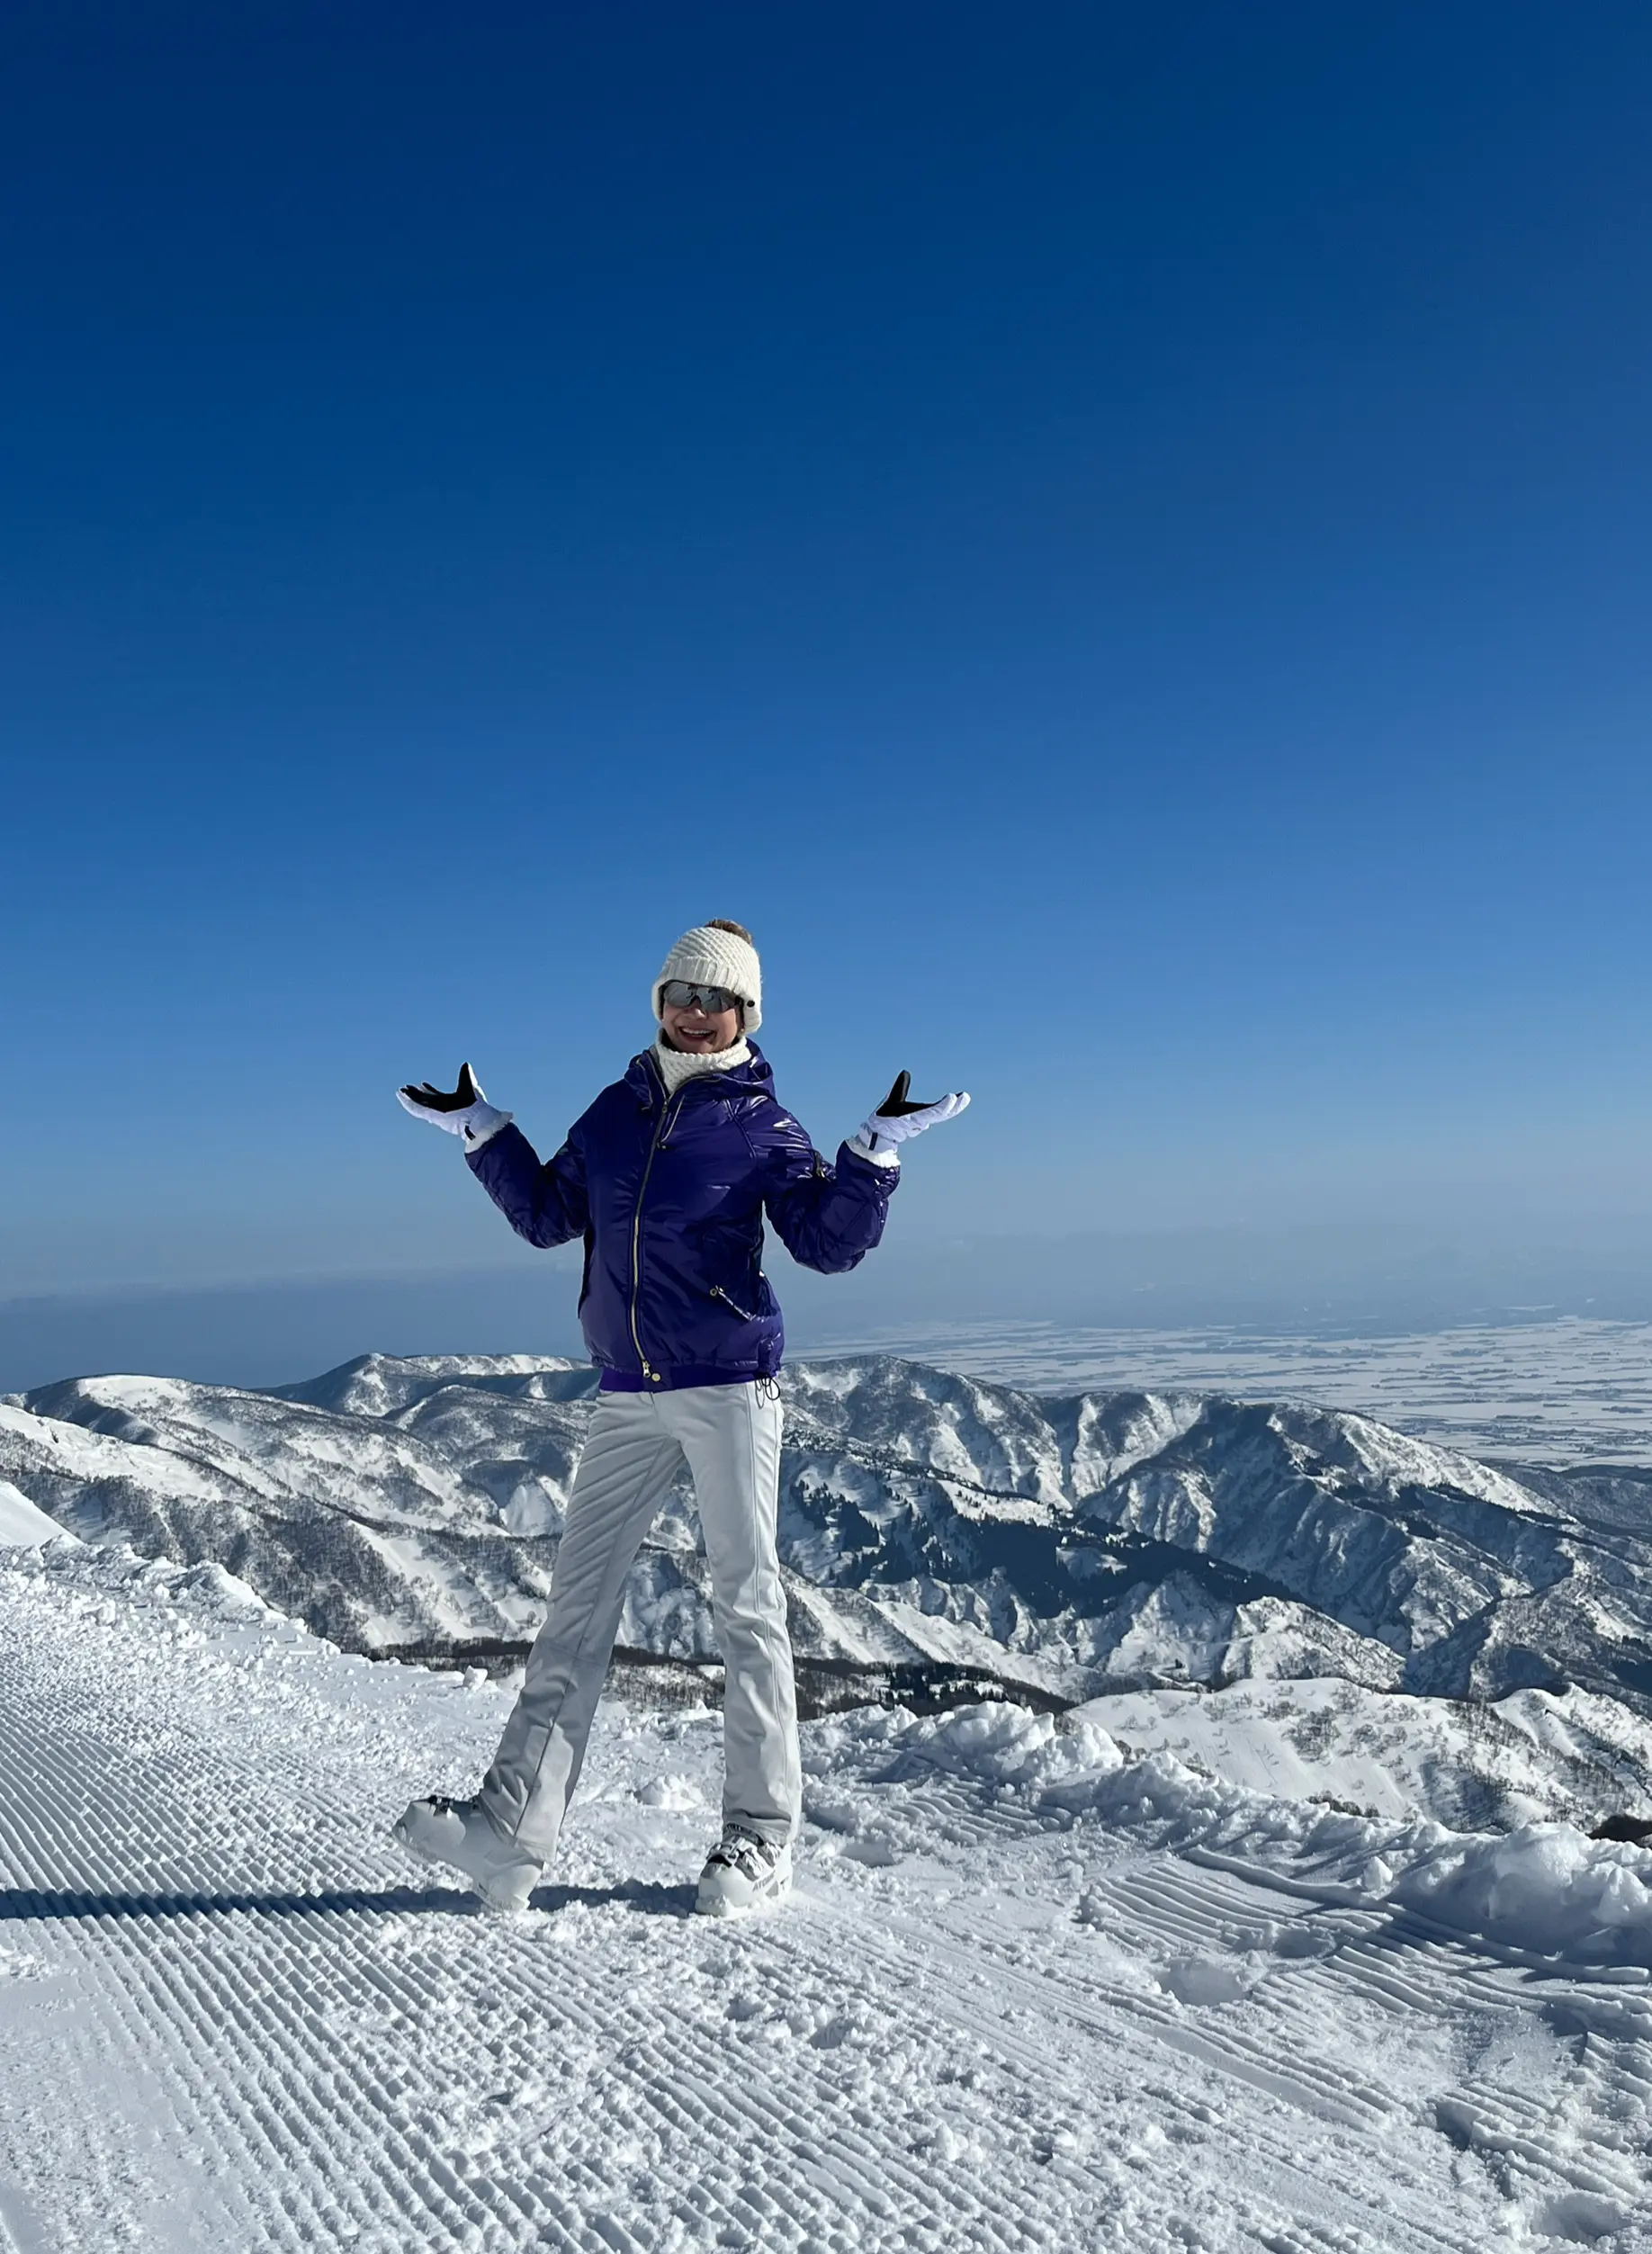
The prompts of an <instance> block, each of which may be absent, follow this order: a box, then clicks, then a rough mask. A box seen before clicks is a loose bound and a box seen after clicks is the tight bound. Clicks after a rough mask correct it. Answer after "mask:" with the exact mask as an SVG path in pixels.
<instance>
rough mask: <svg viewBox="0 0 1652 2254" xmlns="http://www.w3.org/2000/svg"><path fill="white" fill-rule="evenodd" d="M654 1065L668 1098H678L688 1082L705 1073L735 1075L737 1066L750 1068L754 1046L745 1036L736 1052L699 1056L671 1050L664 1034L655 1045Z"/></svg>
mask: <svg viewBox="0 0 1652 2254" xmlns="http://www.w3.org/2000/svg"><path fill="white" fill-rule="evenodd" d="M654 1062H655V1064H658V1065H659V1067H660V1078H661V1079H662V1080H663V1081H664V1082H665V1090H666V1093H667V1095H668V1096H674V1095H675V1094H676V1093H677V1091H678V1089H679V1088H680V1087H681V1086H682V1084H683V1082H685V1081H686V1080H694V1079H696V1078H697V1077H698V1075H699V1074H700V1073H726V1072H732V1070H733V1068H734V1066H735V1065H736V1064H750V1062H751V1046H750V1042H748V1040H747V1039H746V1037H745V1035H744V1034H743V1033H742V1034H741V1037H740V1038H739V1040H738V1041H736V1042H735V1044H734V1046H732V1048H726V1049H713V1050H712V1052H711V1053H710V1055H703V1056H696V1055H691V1054H690V1053H689V1051H688V1050H687V1049H669V1048H667V1046H666V1042H665V1035H664V1034H663V1033H662V1034H661V1035H660V1038H659V1039H658V1040H657V1041H656V1042H655V1043H654Z"/></svg>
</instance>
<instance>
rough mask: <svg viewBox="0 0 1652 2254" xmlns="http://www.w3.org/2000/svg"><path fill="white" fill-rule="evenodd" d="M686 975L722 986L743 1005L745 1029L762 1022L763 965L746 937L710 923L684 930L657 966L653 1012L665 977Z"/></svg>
mask: <svg viewBox="0 0 1652 2254" xmlns="http://www.w3.org/2000/svg"><path fill="white" fill-rule="evenodd" d="M673 978H686V979H687V980H689V981H690V982H691V983H693V984H695V985H696V986H726V987H727V989H728V991H729V992H730V993H732V994H738V995H739V996H740V998H741V1001H743V1002H744V1003H745V1005H746V1022H745V1030H746V1031H747V1032H748V1033H755V1032H756V1031H757V1029H758V1028H759V1026H760V1025H761V1024H762V1022H763V965H761V964H760V963H759V961H758V951H757V949H756V947H753V946H752V944H751V942H750V939H742V938H741V936H740V934H739V932H738V931H724V930H723V929H721V928H720V927H719V926H717V925H715V924H710V923H696V926H695V928H694V929H693V930H692V931H685V932H684V934H683V936H682V938H680V939H678V942H677V945H676V946H675V947H673V948H672V949H671V952H670V953H669V955H668V956H666V958H665V961H664V963H663V964H662V965H660V975H659V977H658V978H657V979H656V980H655V981H654V1015H655V1017H657V1018H658V1017H659V1016H660V990H661V988H662V987H663V986H665V985H666V983H668V981H669V980H670V979H673Z"/></svg>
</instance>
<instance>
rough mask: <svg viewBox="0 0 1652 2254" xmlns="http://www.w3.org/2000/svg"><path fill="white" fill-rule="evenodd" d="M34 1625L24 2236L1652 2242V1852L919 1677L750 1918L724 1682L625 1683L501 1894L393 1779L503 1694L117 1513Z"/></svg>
mask: <svg viewBox="0 0 1652 2254" xmlns="http://www.w3.org/2000/svg"><path fill="white" fill-rule="evenodd" d="M0 1619H3V1620H4V1622H5V1630H4V1641H3V1642H0V1864H3V1868H0V1997H3V1998H4V2000H3V2001H0V2027H3V2028H4V2035H3V2038H0V2244H4V2241H5V2239H6V2236H7V2235H8V2234H9V2237H10V2239H11V2241H13V2243H14V2244H15V2245H16V2246H17V2247H18V2248H20V2249H22V2250H24V2254H67V2250H69V2249H76V2250H80V2249H91V2248H96V2249H99V2250H103V2249H109V2250H113V2254H123V2250H132V2254H137V2250H144V2254H169V2250H185V2249H207V2248H211V2249H212V2250H214V2254H254V2250H278V2249H279V2250H287V2249H292V2250H300V2249H302V2250H305V2254H310V2250H314V2249H316V2248H318V2247H328V2248H331V2247H335V2246H346V2247H350V2248H354V2249H356V2250H359V2254H401V2250H409V2254H411V2250H414V2249H420V2250H427V2249H438V2250H440V2249H448V2248H452V2249H464V2250H471V2254H493V2250H517V2249H525V2248H529V2247H532V2248H536V2249H537V2248H542V2247H543V2248H558V2249H574V2248H577V2249H580V2250H584V2254H678V2250H683V2254H687V2250H699V2249H705V2250H711V2249H714V2248H741V2247H744V2248H748V2249H752V2250H758V2249H760V2250H764V2254H768V2250H771V2249H772V2250H780V2254H792V2250H795V2254H826V2250H830V2254H875V2250H884V2249H887V2250H892V2254H893V2250H896V2249H899V2250H901V2254H925V2250H936V2254H941V2250H945V2254H954V2250H965V2254H974V2250H980V2254H1008V2250H1010V2249H1016V2250H1022V2249H1035V2250H1036V2249H1048V2250H1051V2254H1057V2250H1059V2254H1072V2250H1076V2249H1083V2250H1092V2249H1108V2250H1113V2249H1117V2250H1119V2254H1125V2250H1128V2254H1172V2250H1174V2254H1186V2250H1188V2249H1205V2250H1211V2254H1215V2250H1225V2249H1230V2248H1231V2249H1241V2248H1243V2249H1266V2250H1270V2254H1333V2250H1334V2254H1361V2250H1363V2254H1410V2250H1419V2254H1421V2250H1444V2249H1464V2250H1466V2249H1471V2248H1472V2249H1476V2250H1478V2249H1482V2248H1486V2247H1489V2246H1505V2245H1506V2246H1512V2247H1521V2246H1537V2245H1542V2244H1549V2243H1555V2244H1576V2243H1580V2242H1594V2243H1596V2244H1602V2245H1610V2246H1612V2247H1615V2248H1617V2249H1619V2250H1621V2254H1630V2250H1645V2249H1648V2248H1652V2232H1648V2222H1647V2217H1648V2200H1649V2196H1652V2194H1649V2187H1648V2137H1649V2134H1652V2078H1649V2074H1648V2067H1649V2063H1652V2050H1649V2044H1652V1985H1649V1983H1648V1970H1647V1968H1648V1962H1649V1961H1652V1893H1649V1892H1648V1886H1649V1885H1652V1856H1648V1855H1646V1854H1641V1853H1639V1851H1637V1850H1634V1849H1631V1848H1624V1847H1606V1846H1602V1845H1593V1844H1591V1843H1589V1842H1587V1841H1585V1840H1584V1839H1583V1838H1582V1837H1581V1836H1579V1835H1577V1834H1576V1833H1575V1832H1571V1831H1569V1830H1567V1828H1566V1827H1557V1826H1544V1827H1535V1828H1531V1829H1529V1830H1525V1831H1517V1832H1515V1833H1513V1834H1512V1835H1510V1836H1505V1837H1503V1838H1492V1837H1489V1836H1483V1837H1478V1838H1476V1837H1465V1836H1460V1835H1452V1834H1448V1833H1443V1832H1441V1831H1440V1830H1438V1828H1437V1827H1432V1826H1430V1825H1427V1824H1423V1823H1421V1822H1418V1821H1416V1820H1414V1819H1413V1820H1409V1821H1405V1822H1388V1823H1381V1822H1378V1823H1373V1822H1369V1821H1367V1820H1365V1819H1362V1818H1355V1817H1351V1816H1346V1815H1339V1814H1337V1813H1335V1812H1334V1811H1332V1810H1328V1809H1323V1808H1313V1807H1308V1806H1305V1805H1304V1804H1302V1803H1300V1802H1288V1801H1279V1800H1273V1799H1269V1798H1266V1797H1262V1796H1260V1795H1255V1794H1251V1793H1247V1792H1243V1791H1241V1790H1239V1789H1237V1788H1236V1787H1235V1786H1232V1785H1223V1784H1217V1783H1214V1782H1211V1781H1209V1780H1206V1779H1201V1778H1199V1777H1198V1776H1195V1775H1194V1774H1190V1772H1189V1771H1188V1770H1187V1769H1185V1768H1183V1767H1181V1766H1180V1765H1178V1764H1177V1763H1176V1762H1175V1761H1174V1760H1173V1759H1172V1758H1170V1757H1169V1756H1164V1755H1160V1756H1154V1757H1152V1758H1149V1759H1144V1760H1140V1761H1136V1762H1134V1763H1131V1762H1126V1761H1124V1760H1123V1759H1122V1758H1121V1756H1120V1754H1119V1752H1118V1747H1117V1746H1116V1745H1115V1743H1114V1741H1113V1739H1112V1738H1111V1737H1110V1736H1109V1734H1108V1733H1106V1732H1105V1731H1104V1730H1102V1729H1100V1728H1099V1727H1097V1726H1096V1724H1095V1722H1094V1721H1093V1720H1091V1719H1089V1718H1086V1717H1084V1716H1082V1715H1081V1716H1079V1717H1077V1718H1076V1719H1075V1718H1072V1717H1069V1718H1064V1721H1063V1723H1062V1724H1061V1725H1059V1726H1058V1725H1057V1724H1056V1723H1055V1722H1054V1721H1052V1720H1050V1719H1049V1718H1047V1717H1040V1716H1034V1715H1031V1714H1028V1713H1026V1712H1022V1711H1017V1710H1011V1709H1006V1708H968V1709H965V1710H962V1711H959V1712H957V1713H955V1714H952V1715H949V1716H947V1717H944V1718H942V1719H940V1720H915V1719H914V1718H912V1717H911V1716H910V1715H904V1714H899V1713H875V1712H870V1711H868V1712H863V1713H859V1714H857V1715H853V1716H848V1717H841V1718H839V1719H838V1720H834V1721H830V1722H825V1723H821V1724H817V1725H814V1726H813V1727H812V1728H811V1729H809V1730H808V1732H807V1733H806V1737H807V1748H806V1758H807V1764H808V1769H809V1784H808V1817H809V1820H808V1823H807V1826H806V1828H805V1831H804V1838H803V1842H802V1850H801V1863H800V1869H801V1883H800V1891H799V1896H798V1899H796V1901H795V1904H794V1905H793V1906H792V1907H791V1908H789V1909H788V1910H787V1911H786V1912H785V1913H784V1914H782V1915H780V1916H778V1917H773V1918H770V1919H767V1920H764V1921H761V1922H759V1923H755V1924H752V1925H749V1926H733V1927H731V1926H719V1925H714V1924H710V1923H707V1922H705V1921H702V1920H697V1919H695V1918H693V1917H689V1916H688V1915H687V1908H688V1903H689V1899H690V1891H689V1890H690V1886H691V1883H692V1879H693V1875H694V1872H695V1871H696V1867H697V1864H698V1861H699V1859H700V1856H701V1854H703V1852H704V1848H705V1844H706V1841H707V1839H708V1837H709V1836H710V1834H711V1832H712V1830H713V1828H714V1823H715V1816H714V1807H715V1797H716V1776H717V1742H718V1731H717V1728H716V1724H715V1722H714V1720H713V1719H712V1718H710V1717H708V1716H705V1715H703V1714H694V1713H691V1714H681V1713H679V1714H678V1715H675V1716H671V1717H661V1716H659V1715H651V1714H648V1713H644V1712H640V1711H628V1710H627V1709H625V1708H624V1707H621V1706H610V1707H609V1708H607V1709H606V1710H605V1713H604V1715H603V1718H602V1720H601V1721H600V1723H599V1727H598V1731H597V1738H596V1740H595V1742H594V1745H593V1749H592V1756H591V1759H590V1761H589V1764H588V1768H587V1772H586V1778H585V1782H584V1784H583V1786H582V1789H581V1792H580V1793H579V1798H578V1800H577V1801H576V1804H575V1809H574V1811H573V1816H572V1818H571V1820H570V1831H569V1835H568V1837H567V1841H566V1846H565V1853H564V1855H563V1859H562V1863H561V1867H560V1869H559V1870H558V1871H557V1872H556V1873H555V1874H554V1883H552V1884H551V1885H548V1886H547V1887H546V1888H544V1889H543V1890H542V1891H541V1893H540V1894H539V1895H538V1896H536V1898H535V1908H534V1910H533V1911H532V1912H531V1913H530V1914H529V1915H528V1916H527V1917H525V1918H523V1919H520V1920H496V1919H491V1918H488V1917H481V1916H479V1915H477V1914H476V1913H475V1911H474V1908H473V1906H472V1905H471V1902H470V1901H469V1900H468V1899H466V1898H465V1897H463V1896H462V1895H460V1894H459V1893H457V1892H455V1891H453V1890H449V1889H447V1888H445V1887H444V1886H443V1884H442V1883H441V1881H440V1880H439V1877H437V1876H436V1875H435V1874H434V1873H432V1872H428V1871H426V1870H423V1869H421V1868H418V1867H417V1866H415V1865H412V1864H409V1863H408V1862H407V1861H406V1860H405V1859H404V1858H403V1857H402V1856H401V1854H400V1853H399V1852H398V1850H397V1849H396V1848H395V1847H394V1845H392V1844H391V1842H390V1841H389V1839H388V1838H387V1836H386V1834H385V1825H386V1822H387V1820H388V1818H390V1816H391V1814H392V1812H393V1811H394V1810H395V1809H397V1808H398V1807H399V1806H400V1803H401V1802H402V1801H404V1800H405V1799H406V1798H407V1797H408V1795H409V1793H410V1792H413V1791H415V1790H425V1789H430V1788H433V1787H434V1788H444V1787H445V1788H448V1789H454V1788H461V1789H462V1788H465V1787H467V1786H468V1785H469V1784H470V1783H471V1782H472V1780H473V1779H474V1777H475V1775H476V1773H477V1770H478V1767H479V1765H480V1763H481V1761H482V1760H483V1759H484V1758H485V1756H486V1753H487V1752H488V1750H489V1748H490V1747H491V1744H492V1742H493V1739H494V1737H495V1734H496V1732H497V1730H498V1726H499V1723H500V1720H501V1718H502V1714H503V1712H504V1709H505V1704H506V1700H507V1695H508V1693H507V1692H505V1691H504V1690H502V1689H500V1688H498V1687H494V1686H489V1685H488V1684H484V1683H481V1682H480V1681H471V1682H466V1681H465V1680H463V1679H461V1678H457V1677H453V1676H448V1677H438V1676H434V1675H426V1674H425V1673H424V1672H422V1671H420V1670H417V1669H410V1668H401V1667H396V1666H375V1665H373V1664H372V1663H370V1662H368V1661H366V1660H364V1659H360V1658H350V1657H344V1656H343V1655H341V1654H339V1653H338V1652H337V1651H336V1650H334V1649H333V1648H330V1647H328V1646H326V1645H323V1644H321V1643H319V1642H318V1641H317V1640H316V1639H314V1638H312V1637H310V1635H308V1634H307V1633H305V1632H304V1631H303V1630H301V1629H298V1628H296V1627H294V1626H292V1624H290V1623H286V1622H283V1621H281V1620H280V1619H279V1618H277V1617H274V1616H273V1615H271V1614H270V1613H268V1612H265V1610H264V1608H263V1607H262V1606H261V1605H260V1604H259V1603H257V1602H256V1600H255V1599H253V1598H252V1597H251V1596H250V1594H248V1593H247V1591H245V1590H244V1589H243V1588H241V1587H239V1586H238V1585H237V1584H236V1583H234V1582H233V1581H231V1580H230V1579H229V1576H227V1575H225V1574H224V1573H223V1572H222V1571H221V1570H220V1568H218V1567H211V1566H201V1567H193V1568H180V1567H166V1566H157V1565H144V1564H141V1563H139V1561H137V1560H136V1559H134V1558H130V1557H127V1558H122V1557H121V1556H119V1555H117V1554H115V1553H113V1552H112V1551H109V1550H94V1549H93V1550H71V1549H68V1548H67V1546H61V1547H54V1548H52V1549H48V1550H46V1551H44V1552H32V1551H13V1552H10V1553H8V1554H7V1555H5V1556H4V1558H0ZM1534 1944H1535V1945H1536V1946H1538V1947H1540V1948H1546V1949H1549V1950H1550V1951H1551V1952H1552V1951H1555V1950H1557V1949H1558V1950H1561V1951H1563V1952H1564V1953H1569V1956H1570V1959H1571V1960H1572V1961H1571V1962H1563V1961H1559V1959H1558V1958H1556V1957H1554V1956H1552V1955H1551V1956H1550V1957H1549V1958H1544V1957H1541V1956H1536V1955H1528V1954H1525V1953H1522V1952H1524V1951H1528V1950H1530V1949H1531V1948H1532V1947H1533V1946H1534Z"/></svg>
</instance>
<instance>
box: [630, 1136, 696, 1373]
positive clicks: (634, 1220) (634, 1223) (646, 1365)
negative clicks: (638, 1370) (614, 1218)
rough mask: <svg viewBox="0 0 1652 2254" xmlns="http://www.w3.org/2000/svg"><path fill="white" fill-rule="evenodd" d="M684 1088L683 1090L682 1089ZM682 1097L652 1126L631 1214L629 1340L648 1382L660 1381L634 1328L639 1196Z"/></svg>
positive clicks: (639, 1252)
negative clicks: (657, 1123) (673, 1110)
mask: <svg viewBox="0 0 1652 2254" xmlns="http://www.w3.org/2000/svg"><path fill="white" fill-rule="evenodd" d="M683 1092H686V1091H683ZM681 1101H682V1093H681V1092H679V1093H678V1095H676V1096H672V1097H669V1098H668V1099H667V1100H666V1102H665V1105H664V1107H663V1108H662V1109H661V1111H660V1122H659V1125H658V1126H657V1127H655V1129H654V1139H653V1141H652V1143H651V1144H650V1145H649V1152H648V1163H647V1164H646V1165H645V1166H644V1167H643V1169H642V1181H640V1182H639V1183H638V1184H637V1202H636V1208H635V1210H634V1211H633V1214H632V1217H631V1343H632V1344H633V1346H634V1347H635V1348H636V1350H637V1360H639V1361H640V1362H641V1363H642V1375H643V1376H644V1377H645V1378H647V1379H648V1381H649V1383H650V1384H651V1385H656V1386H657V1385H659V1384H660V1383H661V1382H662V1380H661V1375H660V1371H659V1370H658V1369H654V1368H652V1367H651V1364H650V1361H649V1359H648V1356H647V1355H646V1354H645V1353H644V1352H642V1333H641V1332H640V1331H639V1330H638V1328H637V1299H638V1296H639V1294H640V1293H641V1291H642V1200H643V1199H644V1198H645V1197H646V1196H647V1194H648V1178H649V1176H650V1175H651V1173H652V1172H653V1171H654V1154H655V1153H656V1152H657V1151H658V1150H659V1148H660V1145H661V1144H662V1143H663V1142H664V1141H665V1138H666V1133H667V1130H668V1128H669V1126H670V1122H671V1106H672V1104H673V1103H680V1102H681Z"/></svg>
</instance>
